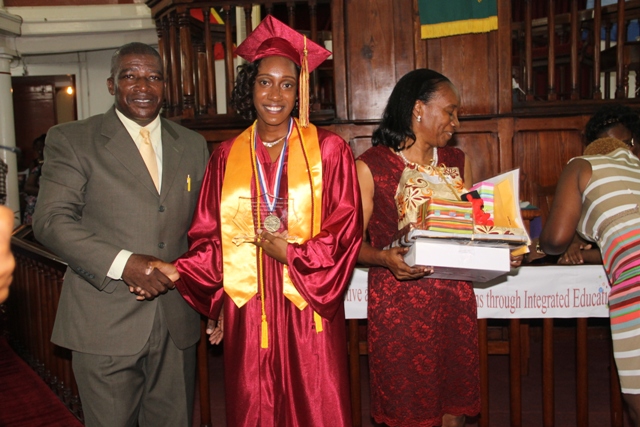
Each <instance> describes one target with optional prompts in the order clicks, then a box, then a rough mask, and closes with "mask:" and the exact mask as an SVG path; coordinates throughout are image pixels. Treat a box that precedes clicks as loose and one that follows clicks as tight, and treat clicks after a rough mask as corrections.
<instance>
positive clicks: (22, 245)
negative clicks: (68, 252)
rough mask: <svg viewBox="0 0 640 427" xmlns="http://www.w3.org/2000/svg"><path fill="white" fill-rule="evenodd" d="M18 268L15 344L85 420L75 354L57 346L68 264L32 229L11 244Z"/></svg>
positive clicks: (13, 301) (12, 304)
mask: <svg viewBox="0 0 640 427" xmlns="http://www.w3.org/2000/svg"><path fill="white" fill-rule="evenodd" d="M11 249H12V251H13V254H14V257H15V259H16V269H15V272H14V276H13V283H12V285H11V293H10V297H9V299H8V300H7V302H6V304H5V306H6V309H7V314H6V317H7V323H8V328H7V329H8V330H7V333H8V336H9V340H10V342H11V344H12V345H13V346H14V348H16V349H17V350H18V353H19V354H21V356H22V357H23V358H24V359H25V360H26V361H27V363H29V365H30V366H31V367H32V368H33V369H34V370H35V371H36V372H37V373H38V374H39V375H40V377H41V378H42V379H43V381H44V382H45V383H46V384H47V385H48V386H49V387H50V388H51V390H52V391H53V392H54V393H55V394H56V395H57V396H58V397H59V398H60V400H61V401H62V402H63V403H64V404H65V405H66V406H67V408H69V410H70V411H71V412H73V414H74V415H76V417H78V419H80V420H82V419H83V415H82V407H81V404H80V399H79V397H78V387H77V385H76V382H75V379H74V377H73V371H72V369H71V352H70V351H69V350H67V349H64V348H60V347H58V346H56V345H54V344H53V343H51V341H50V338H51V331H52V330H53V321H54V319H55V314H56V310H57V308H58V300H59V298H60V291H61V289H62V279H63V277H64V272H65V270H66V264H65V263H63V262H62V261H61V260H60V259H58V258H56V257H55V256H53V255H52V254H51V253H49V252H47V251H46V250H44V248H42V246H40V245H39V244H37V243H35V242H34V241H33V240H32V234H31V228H30V227H23V228H19V229H18V230H17V231H16V232H15V233H14V237H13V238H12V240H11Z"/></svg>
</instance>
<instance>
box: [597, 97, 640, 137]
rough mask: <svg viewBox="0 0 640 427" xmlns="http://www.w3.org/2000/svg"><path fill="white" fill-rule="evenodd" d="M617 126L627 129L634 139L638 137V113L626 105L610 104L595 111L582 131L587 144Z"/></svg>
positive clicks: (639, 128)
mask: <svg viewBox="0 0 640 427" xmlns="http://www.w3.org/2000/svg"><path fill="white" fill-rule="evenodd" d="M618 124H621V125H623V126H624V127H626V128H627V129H629V131H631V133H632V134H633V136H634V137H637V136H638V133H639V132H638V131H639V130H640V123H639V117H638V113H636V112H635V111H633V110H632V109H631V108H629V107H628V106H626V105H622V104H610V105H605V106H604V107H602V108H600V109H599V110H598V111H596V113H595V114H594V115H593V117H591V118H590V119H589V121H588V122H587V126H586V127H585V130H584V134H585V137H586V139H587V144H589V143H590V142H593V141H595V140H596V139H598V138H600V137H601V136H602V134H603V132H606V131H607V130H609V129H610V128H612V127H614V126H616V125H618Z"/></svg>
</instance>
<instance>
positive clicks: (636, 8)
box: [511, 0, 640, 107]
mask: <svg viewBox="0 0 640 427" xmlns="http://www.w3.org/2000/svg"><path fill="white" fill-rule="evenodd" d="M542 3H543V2H542V1H540V2H536V6H540V4H542ZM545 3H546V5H547V7H546V10H545V11H543V12H546V16H543V17H534V16H533V7H534V5H533V0H526V1H524V2H519V7H518V8H517V9H514V14H521V15H523V16H520V17H518V16H517V17H515V19H516V22H514V23H513V24H512V26H511V31H512V49H513V54H512V69H513V77H514V83H516V84H517V87H518V88H519V89H520V91H519V92H518V96H517V99H516V105H515V107H517V104H518V103H519V104H525V105H526V104H527V103H531V102H535V101H556V100H563V101H565V100H571V101H577V100H581V99H582V100H584V99H587V100H601V99H610V98H614V97H615V98H616V99H630V98H638V89H639V87H638V77H637V76H638V72H639V71H640V41H638V40H627V28H628V25H629V23H630V22H631V21H633V20H637V19H638V18H639V17H640V1H638V0H632V1H628V2H625V1H619V2H618V4H613V5H609V6H604V7H603V6H601V1H600V0H595V2H594V3H595V5H594V8H593V9H582V10H579V9H578V3H579V2H578V0H565V1H561V0H545ZM558 3H568V4H569V11H568V12H565V13H560V14H556V13H555V12H554V13H549V11H557V4H558ZM519 18H521V20H520V19H519ZM614 27H615V28H617V29H618V31H617V34H618V36H617V40H615V41H612V37H611V30H612V28H614ZM602 32H604V34H605V36H604V38H602ZM631 71H634V72H635V79H634V81H633V83H634V84H633V86H632V87H633V90H632V91H630V82H629V75H630V72H631ZM611 72H615V84H614V85H611V84H609V76H610V73H611ZM601 76H602V77H604V84H601ZM514 86H516V85H514ZM612 86H613V87H612Z"/></svg>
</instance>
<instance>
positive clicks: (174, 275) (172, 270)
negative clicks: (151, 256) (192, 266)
mask: <svg viewBox="0 0 640 427" xmlns="http://www.w3.org/2000/svg"><path fill="white" fill-rule="evenodd" d="M154 268H157V269H158V270H160V272H161V273H162V274H164V275H165V276H167V277H168V278H169V280H171V281H172V282H174V283H175V282H177V281H178V280H180V273H178V269H177V268H176V266H175V265H173V264H171V263H168V262H164V261H161V260H159V259H158V260H155V261H152V262H150V263H149V266H148V269H149V273H147V274H151V270H153V269H154Z"/></svg>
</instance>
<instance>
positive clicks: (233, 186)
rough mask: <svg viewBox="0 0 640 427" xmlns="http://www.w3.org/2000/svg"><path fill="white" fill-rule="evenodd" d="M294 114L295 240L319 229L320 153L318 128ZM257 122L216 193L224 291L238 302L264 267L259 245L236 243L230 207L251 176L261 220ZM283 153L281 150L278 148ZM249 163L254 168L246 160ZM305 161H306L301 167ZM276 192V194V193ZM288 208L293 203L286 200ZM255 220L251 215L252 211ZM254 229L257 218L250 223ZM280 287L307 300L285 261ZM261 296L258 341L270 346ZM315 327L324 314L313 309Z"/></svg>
mask: <svg viewBox="0 0 640 427" xmlns="http://www.w3.org/2000/svg"><path fill="white" fill-rule="evenodd" d="M294 120H295V125H296V126H295V127H294V130H293V131H292V132H291V136H290V137H289V141H288V150H289V157H288V160H287V163H288V165H294V167H288V170H287V177H288V194H289V199H291V200H294V201H295V211H296V216H297V218H298V221H297V222H295V223H294V224H289V226H288V232H289V235H290V236H296V237H297V238H298V242H297V243H303V242H306V241H307V240H309V239H311V238H312V237H313V236H315V235H316V234H318V233H319V232H320V226H321V214H322V156H321V155H320V144H319V142H318V132H317V129H316V127H315V126H314V125H312V124H309V127H307V128H305V127H301V126H300V124H299V122H298V120H297V119H294ZM256 123H257V122H254V124H253V125H252V126H251V127H249V128H248V129H246V130H245V131H244V132H242V133H241V134H240V136H238V137H237V138H236V140H235V141H234V142H233V145H232V146H231V150H230V151H229V156H228V158H227V167H226V170H225V173H224V181H223V183H222V194H221V196H220V206H221V209H220V223H221V224H220V229H221V235H222V236H221V237H222V261H223V267H222V268H223V270H222V272H223V284H224V291H225V292H226V293H227V295H229V297H230V298H231V299H232V300H233V302H234V303H235V304H236V306H238V307H242V306H243V305H244V304H246V302H247V301H249V300H250V299H251V298H253V296H254V295H255V294H256V293H257V292H258V287H260V290H261V292H262V293H264V284H263V280H264V276H263V271H262V249H261V248H260V249H259V254H258V256H259V258H258V265H257V266H256V263H255V262H250V263H249V262H247V260H255V259H256V254H257V247H256V246H255V245H253V244H238V245H236V244H235V243H234V242H233V240H234V238H235V237H236V236H238V235H240V234H242V233H243V232H244V231H243V230H241V229H240V228H239V227H238V226H237V225H236V224H235V223H234V221H233V218H234V216H235V213H236V210H235V209H230V207H234V206H237V204H238V200H240V198H248V199H250V198H251V197H252V196H251V179H252V175H253V178H254V179H255V180H256V191H257V193H258V196H257V197H256V200H258V206H257V208H256V210H257V214H258V221H259V222H260V206H259V203H260V196H261V195H260V194H259V193H260V186H259V185H258V183H257V176H256V175H257V173H256V172H257V171H256V161H257V159H256V153H255V152H254V145H253V144H254V137H255V131H256ZM281 155H285V153H282V154H281ZM249 162H250V163H251V164H252V166H253V167H252V168H248V167H246V166H245V165H247V163H249ZM302 165H305V167H302ZM274 196H277V195H274ZM289 208H291V206H289ZM252 221H253V215H252ZM252 226H253V228H254V229H255V224H253V223H252ZM282 278H283V293H284V295H285V296H286V297H287V299H289V300H290V301H291V302H293V303H294V304H295V306H296V307H298V309H300V310H303V309H304V308H305V307H307V305H308V303H307V301H305V300H304V298H303V297H302V296H301V295H300V293H299V292H298V290H297V289H296V288H295V286H294V285H293V283H292V281H291V278H290V277H289V270H288V267H287V266H286V265H285V266H284V271H283V277H282ZM264 301H265V298H264V297H263V298H261V304H262V339H261V347H262V348H267V347H268V335H267V330H268V329H267V319H266V314H265V308H264ZM314 320H315V324H316V332H322V318H321V317H320V315H318V313H316V312H314Z"/></svg>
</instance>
